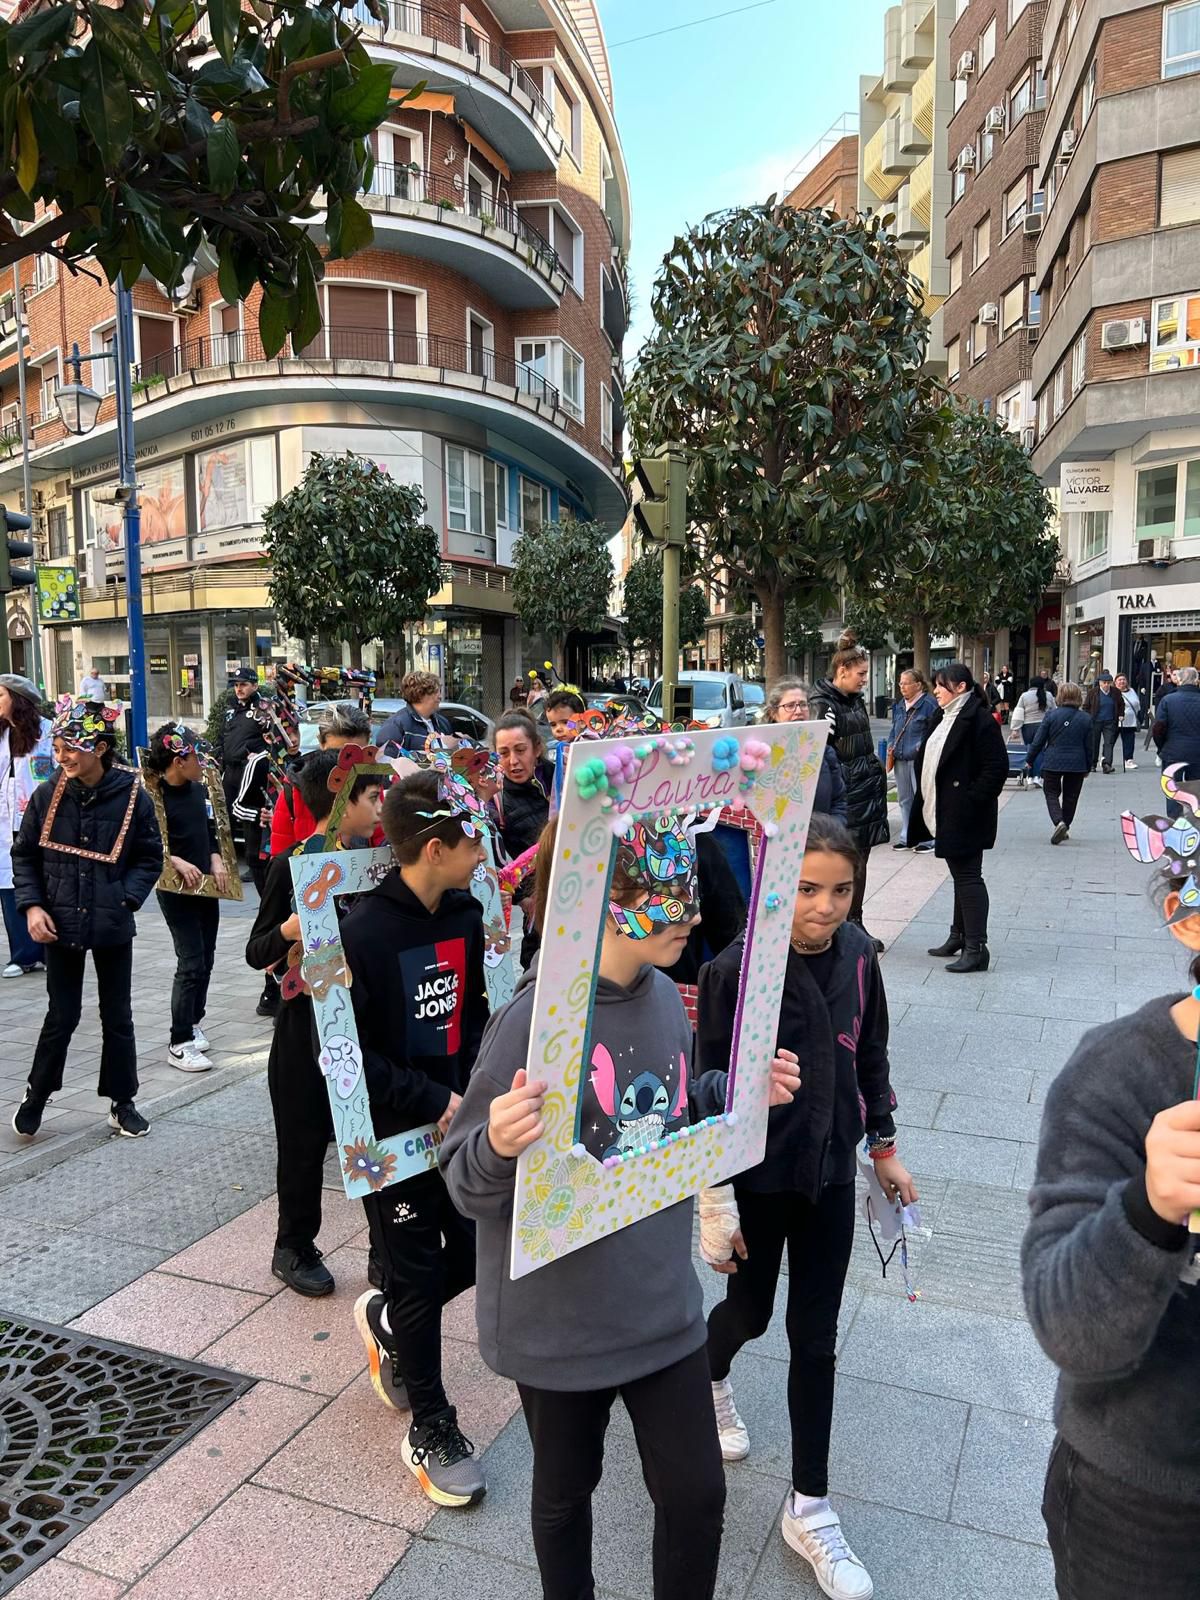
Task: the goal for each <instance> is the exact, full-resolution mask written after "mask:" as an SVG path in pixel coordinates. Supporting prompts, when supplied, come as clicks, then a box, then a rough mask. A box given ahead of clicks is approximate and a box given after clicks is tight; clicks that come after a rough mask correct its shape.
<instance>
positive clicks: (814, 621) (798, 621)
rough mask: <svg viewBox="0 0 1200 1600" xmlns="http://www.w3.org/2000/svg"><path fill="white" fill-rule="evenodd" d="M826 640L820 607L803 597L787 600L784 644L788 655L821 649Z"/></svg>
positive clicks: (799, 654) (784, 620)
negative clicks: (806, 602)
mask: <svg viewBox="0 0 1200 1600" xmlns="http://www.w3.org/2000/svg"><path fill="white" fill-rule="evenodd" d="M824 642H825V641H824V638H823V636H822V633H821V612H820V609H819V608H818V607H817V606H814V605H806V604H805V602H804V601H803V600H802V599H799V598H797V597H795V596H793V597H792V598H790V599H789V600H787V601H785V602H784V607H783V646H784V649H785V650H786V651H787V653H788V655H790V656H803V655H807V653H808V652H809V651H810V650H819V649H820V648H821V646H822V644H823V643H824Z"/></svg>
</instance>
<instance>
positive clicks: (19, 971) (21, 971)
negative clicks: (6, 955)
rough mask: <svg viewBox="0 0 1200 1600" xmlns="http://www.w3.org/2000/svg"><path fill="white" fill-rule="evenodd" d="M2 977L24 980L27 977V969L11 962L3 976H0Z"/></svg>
mask: <svg viewBox="0 0 1200 1600" xmlns="http://www.w3.org/2000/svg"><path fill="white" fill-rule="evenodd" d="M0 976H3V977H5V978H23V977H24V976H25V968H24V967H22V966H21V965H19V963H17V962H16V961H10V962H9V963H8V965H7V966H6V967H5V969H4V972H3V974H0Z"/></svg>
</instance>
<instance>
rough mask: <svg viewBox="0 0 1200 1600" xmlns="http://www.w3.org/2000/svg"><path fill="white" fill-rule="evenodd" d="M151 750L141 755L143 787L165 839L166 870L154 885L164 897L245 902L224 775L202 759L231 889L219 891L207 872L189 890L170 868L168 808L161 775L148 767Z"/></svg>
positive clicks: (139, 766)
mask: <svg viewBox="0 0 1200 1600" xmlns="http://www.w3.org/2000/svg"><path fill="white" fill-rule="evenodd" d="M149 754H150V752H149V751H148V750H139V751H138V768H139V770H140V772H141V775H142V783H143V784H144V785H145V788H146V793H147V794H148V795H149V796H150V799H151V800H152V802H153V804H154V814H155V816H156V817H157V818H158V826H159V830H160V832H161V833H162V837H163V869H162V872H161V873H160V874H159V878H158V882H157V883H156V884H155V885H154V887H155V888H156V889H161V890H162V891H163V892H164V893H165V894H188V895H195V896H196V897H198V898H199V899H201V900H205V899H208V900H213V899H216V900H240V899H242V880H241V875H240V874H239V872H238V864H237V853H236V851H235V850H234V847H233V830H232V828H231V827H230V825H229V812H228V811H227V810H226V808H225V791H224V789H223V788H222V787H221V774H220V772H219V770H218V768H217V764H216V762H215V761H211V760H209V759H208V758H207V757H204V756H202V757H201V758H200V776H201V781H202V782H203V784H204V792H205V794H206V795H207V796H208V803H209V805H210V806H211V807H212V813H213V821H214V822H215V824H216V830H217V847H218V849H219V850H220V852H221V860H222V861H223V862H224V863H225V877H226V881H227V883H228V885H229V887H228V888H227V889H218V888H217V880H216V879H215V878H214V877H213V875H212V874H211V873H210V872H206V873H205V874H204V876H203V878H201V880H200V886H199V888H197V889H189V888H187V887H186V885H185V884H184V881H183V879H182V878H181V877H180V875H179V873H178V872H177V871H176V870H175V868H174V867H173V866H172V865H171V855H170V850H169V848H168V845H169V839H170V836H169V834H168V832H167V808H166V806H165V805H164V804H163V797H162V775H161V774H160V773H157V772H152V771H151V770H150V768H149V767H148V766H147V764H146V758H147V756H149Z"/></svg>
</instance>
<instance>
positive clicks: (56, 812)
mask: <svg viewBox="0 0 1200 1600" xmlns="http://www.w3.org/2000/svg"><path fill="white" fill-rule="evenodd" d="M119 716H120V712H119V711H118V710H117V708H116V707H115V706H96V705H93V704H91V703H90V702H87V701H83V700H72V699H71V698H70V697H69V696H64V697H63V698H62V699H61V700H60V701H59V702H58V707H57V714H56V716H55V719H54V724H53V727H52V729H51V733H52V735H53V740H54V759H55V760H56V761H57V762H58V765H59V768H60V771H59V774H58V777H57V779H56V780H55V781H54V782H53V783H43V784H39V785H38V787H37V788H36V789H35V790H34V792H33V797H32V799H31V800H30V802H29V804H28V806H27V807H26V809H25V820H24V821H23V822H22V824H21V831H20V833H19V834H18V835H17V841H16V844H15V845H14V846H13V876H14V878H15V880H16V893H17V910H18V911H19V912H22V913H23V914H24V916H25V919H26V922H27V924H28V928H29V933H30V937H31V938H32V939H33V940H34V941H35V943H36V944H38V945H39V946H40V947H41V948H42V949H43V950H44V951H45V956H46V998H47V1002H48V1005H47V1010H46V1020H45V1022H44V1023H43V1024H42V1031H41V1034H40V1036H39V1038H38V1042H37V1049H36V1050H35V1051H34V1056H33V1065H32V1067H31V1068H30V1071H29V1084H28V1087H27V1088H26V1090H25V1098H24V1099H23V1100H22V1102H21V1104H20V1106H19V1107H18V1108H17V1112H16V1115H15V1116H14V1117H13V1129H14V1131H15V1132H16V1133H18V1134H21V1135H22V1136H23V1137H25V1138H27V1139H31V1138H32V1137H33V1136H34V1134H36V1133H37V1131H38V1129H39V1128H40V1127H41V1124H42V1113H43V1112H44V1111H45V1108H46V1102H47V1100H49V1098H50V1096H51V1095H53V1094H57V1093H58V1091H59V1090H60V1089H61V1088H62V1080H63V1068H64V1067H65V1065H66V1061H67V1051H68V1049H69V1048H70V1044H71V1037H72V1035H73V1034H74V1032H75V1029H76V1028H77V1027H78V1026H79V1017H80V1012H81V1010H82V1005H83V973H84V965H85V963H86V960H87V955H88V952H89V951H90V952H91V957H92V964H93V966H94V967H95V969H96V986H97V988H98V990H99V995H100V1033H101V1045H100V1081H99V1085H98V1087H97V1090H96V1092H97V1094H99V1095H102V1096H103V1097H104V1098H105V1099H106V1100H108V1102H109V1107H110V1109H109V1116H108V1121H109V1125H110V1127H112V1128H113V1129H114V1130H115V1131H116V1132H117V1133H120V1134H124V1135H125V1137H126V1138H130V1139H137V1138H140V1137H141V1136H142V1135H143V1134H145V1133H148V1132H149V1131H150V1124H149V1123H148V1122H147V1121H146V1119H145V1118H144V1117H143V1116H142V1115H141V1114H140V1113H139V1111H138V1109H137V1107H136V1105H135V1104H134V1097H135V1096H136V1094H137V1089H138V1075H137V1045H136V1043H135V1040H134V1033H133V1007H132V1000H131V989H132V984H133V938H134V934H135V933H136V932H137V929H136V927H135V926H134V913H135V912H136V911H137V910H138V909H139V908H140V907H141V905H142V902H143V901H144V900H145V898H146V896H147V895H148V894H149V893H150V891H151V889H153V887H154V885H155V883H156V882H157V880H158V875H159V873H160V872H161V871H162V862H163V858H162V835H161V834H160V833H159V831H158V821H157V819H156V818H155V815H154V806H153V803H152V802H151V799H150V796H149V795H148V794H147V793H146V791H145V790H144V789H143V788H142V785H141V781H140V779H139V777H138V775H137V773H136V772H134V771H133V770H132V769H131V768H129V767H123V766H117V765H115V763H114V760H113V755H114V751H115V749H116V735H115V733H114V732H113V724H114V723H115V722H116V720H117V718H118V717H119Z"/></svg>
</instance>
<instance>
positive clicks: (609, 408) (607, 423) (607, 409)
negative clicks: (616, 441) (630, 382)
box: [600, 383, 613, 450]
mask: <svg viewBox="0 0 1200 1600" xmlns="http://www.w3.org/2000/svg"><path fill="white" fill-rule="evenodd" d="M600 443H601V444H602V445H603V446H604V448H605V449H606V450H611V449H612V446H613V403H612V390H611V389H610V388H609V387H608V385H607V384H604V383H602V384H601V385H600Z"/></svg>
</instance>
